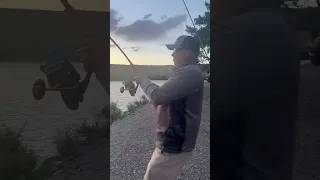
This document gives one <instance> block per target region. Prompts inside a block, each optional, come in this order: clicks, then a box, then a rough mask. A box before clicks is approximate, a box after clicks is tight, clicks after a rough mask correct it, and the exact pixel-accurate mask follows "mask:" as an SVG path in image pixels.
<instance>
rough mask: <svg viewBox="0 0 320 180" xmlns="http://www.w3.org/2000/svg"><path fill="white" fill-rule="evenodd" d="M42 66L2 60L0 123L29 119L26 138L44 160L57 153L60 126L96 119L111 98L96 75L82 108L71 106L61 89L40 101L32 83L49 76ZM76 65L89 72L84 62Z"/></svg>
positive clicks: (17, 125) (18, 123) (14, 124)
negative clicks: (72, 109) (69, 107)
mask: <svg viewBox="0 0 320 180" xmlns="http://www.w3.org/2000/svg"><path fill="white" fill-rule="evenodd" d="M39 66H40V64H36V63H24V64H23V63H0V82H1V89H0V123H5V124H7V125H9V126H11V127H13V128H15V129H18V128H20V127H21V126H22V125H23V124H24V122H27V126H26V128H25V129H24V132H23V136H24V140H25V142H26V143H27V144H29V145H30V146H31V147H32V148H34V149H35V150H36V152H37V154H39V155H40V156H41V157H40V160H41V159H43V158H44V157H48V156H50V155H53V154H55V153H56V152H55V146H54V144H53V138H54V136H55V135H56V134H57V129H65V128H66V127H67V126H68V125H72V124H80V123H81V122H82V121H83V120H87V121H90V120H94V119H95V118H96V115H97V114H98V113H99V111H100V110H101V108H102V107H103V105H104V104H107V103H109V98H108V97H107V94H106V93H105V91H104V90H103V88H102V87H101V86H100V84H99V82H97V80H96V79H95V77H93V78H92V79H91V82H90V85H89V87H88V89H87V92H86V94H85V95H84V102H82V103H81V105H80V108H79V109H78V110H75V111H70V110H68V109H67V108H66V107H65V105H64V103H63V101H62V99H61V97H60V93H59V92H47V93H46V94H45V96H44V98H43V99H42V100H40V101H36V100H34V98H33V96H32V90H31V89H32V85H33V83H34V82H35V81H36V80H37V79H38V78H45V77H44V75H43V74H42V73H41V72H40V70H39ZM75 66H76V67H77V69H78V70H79V73H80V74H81V75H82V77H83V75H84V74H85V72H84V71H83V70H82V68H81V65H80V64H75Z"/></svg>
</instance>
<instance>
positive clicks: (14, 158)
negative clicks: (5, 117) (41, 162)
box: [0, 126, 38, 180]
mask: <svg viewBox="0 0 320 180" xmlns="http://www.w3.org/2000/svg"><path fill="white" fill-rule="evenodd" d="M23 128H24V127H22V128H21V129H20V131H19V132H18V133H16V132H14V131H13V130H12V129H11V128H9V127H6V126H3V127H0V159H1V161H0V177H1V179H5V180H20V179H24V180H36V179H37V175H36V172H37V171H36V167H37V162H38V161H37V157H36V154H35V152H34V151H33V150H32V149H29V148H28V147H27V146H26V145H24V144H23V143H22V140H23V139H22V136H21V132H22V130H23Z"/></svg>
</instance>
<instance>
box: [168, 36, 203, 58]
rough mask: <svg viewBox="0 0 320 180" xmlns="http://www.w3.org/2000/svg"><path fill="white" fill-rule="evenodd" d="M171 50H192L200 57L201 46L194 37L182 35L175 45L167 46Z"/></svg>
mask: <svg viewBox="0 0 320 180" xmlns="http://www.w3.org/2000/svg"><path fill="white" fill-rule="evenodd" d="M166 46H167V48H168V49H169V50H175V49H184V50H191V51H192V52H193V53H195V55H199V52H200V44H199V42H198V40H197V39H196V38H194V37H192V36H187V35H182V36H179V37H178V38H177V40H176V41H175V42H174V44H166Z"/></svg>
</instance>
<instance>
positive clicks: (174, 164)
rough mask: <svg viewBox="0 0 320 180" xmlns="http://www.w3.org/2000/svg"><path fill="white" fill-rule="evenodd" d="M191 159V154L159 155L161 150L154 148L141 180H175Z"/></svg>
mask: <svg viewBox="0 0 320 180" xmlns="http://www.w3.org/2000/svg"><path fill="white" fill-rule="evenodd" d="M191 157H192V152H182V153H178V154H169V153H161V150H160V149H158V148H156V149H155V150H154V152H153V154H152V157H151V159H150V161H149V164H148V167H147V171H146V174H145V175H144V178H143V180H175V179H176V178H177V177H178V176H179V174H180V172H181V169H182V167H183V166H184V165H185V164H186V163H187V162H188V161H189V160H190V159H191Z"/></svg>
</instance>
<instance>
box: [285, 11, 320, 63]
mask: <svg viewBox="0 0 320 180" xmlns="http://www.w3.org/2000/svg"><path fill="white" fill-rule="evenodd" d="M282 9H283V12H284V13H285V14H286V15H287V18H288V21H289V23H290V24H291V25H292V27H293V28H295V29H296V34H297V39H298V43H299V46H300V49H301V51H300V52H301V56H300V59H301V60H306V59H309V55H308V43H309V42H310V40H311V39H313V38H315V37H316V36H318V35H319V32H320V8H319V7H310V8H282Z"/></svg>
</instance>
